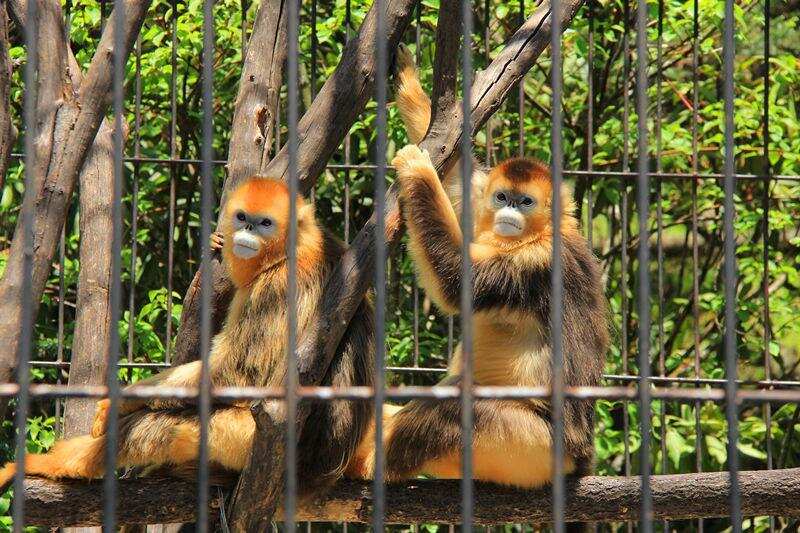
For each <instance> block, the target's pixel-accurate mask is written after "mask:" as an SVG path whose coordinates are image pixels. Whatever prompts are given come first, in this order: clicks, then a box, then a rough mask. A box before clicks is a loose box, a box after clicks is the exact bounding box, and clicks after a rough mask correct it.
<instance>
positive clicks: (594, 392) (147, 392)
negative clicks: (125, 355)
mask: <svg viewBox="0 0 800 533" xmlns="http://www.w3.org/2000/svg"><path fill="white" fill-rule="evenodd" d="M19 390H20V387H19V385H17V384H16V383H5V384H2V385H0V397H4V396H13V395H15V394H17V393H18V392H19ZM211 392H212V396H213V397H214V398H215V399H217V400H220V401H231V402H233V401H240V400H241V401H251V400H275V399H284V398H285V397H286V393H285V390H284V388H283V387H217V388H214V389H212V391H211ZM107 393H108V389H107V388H106V387H105V386H100V385H83V386H69V385H46V384H31V385H30V395H31V397H32V398H104V397H105V396H106V395H107ZM460 394H461V388H460V387H452V386H435V387H422V386H408V387H388V388H386V395H385V397H386V398H387V399H392V400H411V399H417V398H427V399H436V400H448V399H458V398H460ZM565 394H566V397H567V398H574V399H584V400H589V399H605V400H635V399H636V398H638V387H566V388H565ZM650 395H651V396H652V397H653V398H654V399H664V400H686V401H712V402H719V401H722V400H724V399H725V390H724V389H672V388H658V387H654V388H652V389H651V394H650ZM120 396H121V397H123V398H137V399H150V398H160V399H178V400H196V399H197V398H198V389H197V388H188V387H157V386H144V385H143V386H140V387H133V388H129V389H123V390H122V391H120ZM297 396H298V397H299V398H305V399H311V400H371V399H373V398H374V397H375V391H374V389H373V388H372V387H299V388H298V389H297ZM473 396H474V397H475V398H479V399H499V400H522V399H533V398H542V399H549V398H550V396H551V392H550V389H549V388H547V387H485V386H477V387H474V388H473ZM736 401H737V403H742V402H754V403H762V402H800V390H794V389H793V390H739V391H738V392H737V394H736Z"/></svg>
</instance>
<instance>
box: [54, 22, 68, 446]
mask: <svg viewBox="0 0 800 533" xmlns="http://www.w3.org/2000/svg"><path fill="white" fill-rule="evenodd" d="M67 35H69V33H67ZM66 226H67V225H66V224H64V226H62V227H61V237H59V240H58V351H57V352H56V361H57V362H58V363H62V362H63V361H64V298H65V295H66V292H67V291H66V281H65V279H64V267H65V262H66V246H65V240H66V231H67V230H66ZM61 374H62V371H61V366H60V365H59V367H58V370H56V383H58V384H59V385H60V384H61V383H62V382H63V380H62V379H61ZM53 403H54V404H55V409H56V424H55V431H56V435H59V436H60V435H61V430H62V427H61V426H62V420H61V404H62V403H63V401H62V400H61V399H60V398H56V399H55V400H54V402H53Z"/></svg>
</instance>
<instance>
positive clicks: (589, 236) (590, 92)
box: [586, 0, 594, 249]
mask: <svg viewBox="0 0 800 533" xmlns="http://www.w3.org/2000/svg"><path fill="white" fill-rule="evenodd" d="M587 9H588V19H589V37H588V39H589V51H588V58H587V63H588V65H587V69H586V169H587V170H589V171H590V172H591V171H592V170H594V0H589V2H588V5H587ZM593 189H594V177H592V176H591V175H590V176H589V179H588V183H587V185H586V192H587V194H586V211H587V213H586V240H588V241H589V247H590V248H592V249H594V238H593V237H594V233H593V229H594V228H593V227H592V219H594V213H593V211H594V191H593Z"/></svg>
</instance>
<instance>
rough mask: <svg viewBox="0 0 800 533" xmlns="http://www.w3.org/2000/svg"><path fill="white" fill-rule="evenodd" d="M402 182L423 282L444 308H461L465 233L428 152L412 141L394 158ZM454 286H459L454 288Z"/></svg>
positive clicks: (411, 239)
mask: <svg viewBox="0 0 800 533" xmlns="http://www.w3.org/2000/svg"><path fill="white" fill-rule="evenodd" d="M392 164H393V165H394V167H395V169H396V170H397V179H398V181H399V183H400V197H401V199H402V201H403V216H404V219H405V223H406V228H407V230H408V236H409V244H408V247H409V250H410V252H411V254H412V257H413V258H414V263H415V265H416V267H417V270H418V273H419V279H420V282H421V284H422V285H423V286H424V287H425V290H426V291H427V292H428V294H429V295H430V296H431V298H433V299H434V301H435V302H436V304H437V305H438V306H439V307H440V308H442V309H443V310H445V311H447V312H450V313H455V312H457V311H458V302H459V297H458V294H459V290H460V286H461V246H462V242H463V236H462V234H461V228H460V227H459V224H458V219H457V217H456V214H455V211H454V210H453V206H452V205H451V204H450V200H449V198H448V197H447V194H446V193H445V190H444V188H443V187H442V184H441V182H440V181H439V177H438V175H437V174H436V169H434V168H433V165H432V163H431V160H430V157H429V156H428V154H427V152H422V151H421V150H420V149H419V148H418V147H417V146H415V145H408V146H406V147H405V148H403V149H402V150H400V151H399V152H397V155H396V156H395V158H394V160H393V161H392ZM454 287H458V289H456V290H455V292H453V290H451V289H452V288H454Z"/></svg>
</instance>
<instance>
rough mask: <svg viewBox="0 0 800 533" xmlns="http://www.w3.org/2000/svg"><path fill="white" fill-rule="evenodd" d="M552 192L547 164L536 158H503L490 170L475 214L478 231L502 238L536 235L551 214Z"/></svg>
mask: <svg viewBox="0 0 800 533" xmlns="http://www.w3.org/2000/svg"><path fill="white" fill-rule="evenodd" d="M551 192H552V186H551V183H550V177H549V173H548V170H547V167H545V166H544V165H542V164H541V163H539V162H538V161H535V160H531V159H509V160H508V161H504V162H503V163H501V164H499V165H498V166H496V167H495V168H493V169H492V170H491V172H490V173H489V176H488V179H487V182H486V185H485V189H484V190H483V194H482V200H481V201H482V206H481V208H480V209H479V211H478V214H477V221H478V231H479V232H491V233H492V234H493V235H494V236H495V237H499V238H500V239H501V240H504V241H518V240H520V239H526V238H528V237H530V236H532V235H536V234H538V233H539V232H541V231H542V229H543V228H544V227H545V226H546V225H547V223H548V220H549V217H550V194H551Z"/></svg>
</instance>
